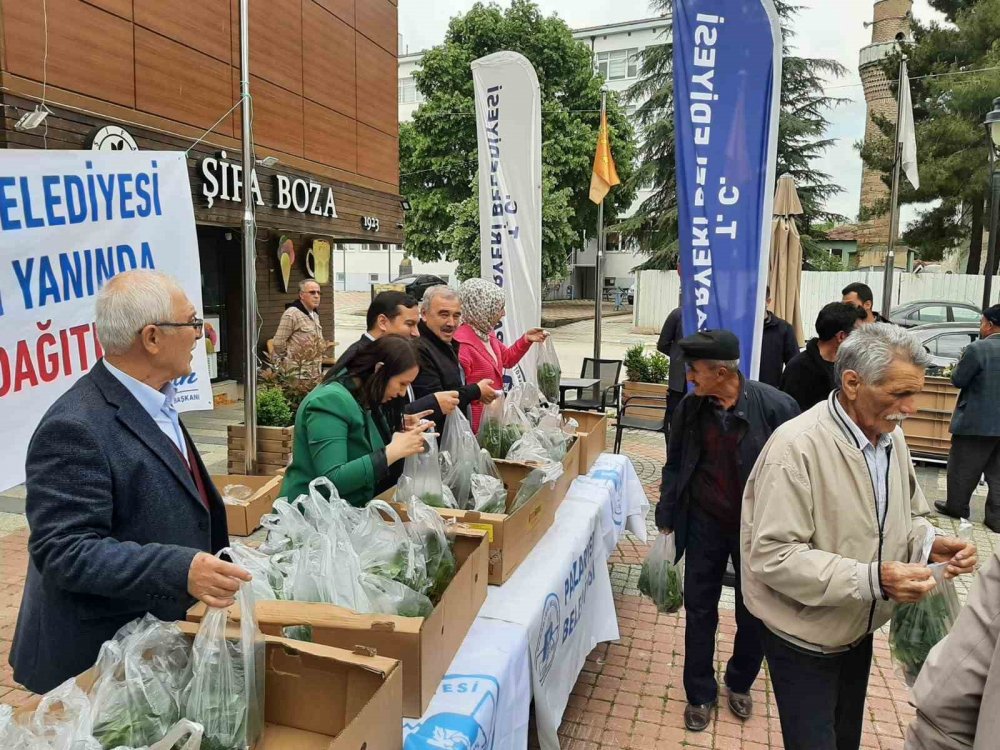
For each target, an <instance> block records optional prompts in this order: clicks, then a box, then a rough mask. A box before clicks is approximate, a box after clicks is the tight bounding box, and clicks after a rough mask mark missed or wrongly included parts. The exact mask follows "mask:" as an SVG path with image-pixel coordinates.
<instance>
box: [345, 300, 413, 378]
mask: <svg viewBox="0 0 1000 750" xmlns="http://www.w3.org/2000/svg"><path fill="white" fill-rule="evenodd" d="M418 304H419V303H418V302H417V300H415V299H414V298H413V297H411V296H410V295H409V294H407V293H406V292H396V291H388V292H379V293H378V294H376V295H375V297H374V298H373V299H372V303H371V304H370V305H368V312H367V314H366V315H365V324H366V326H367V330H366V331H365V332H364V333H362V334H361V338H359V339H358V340H357V341H355V342H354V343H353V344H351V345H350V346H349V347H347V349H345V350H344V353H343V354H341V355H340V356H339V357H338V358H337V364H336V365H335V369H337V370H342V369H344V368H345V367H347V365H348V364H349V363H350V361H351V360H352V359H353V358H354V355H355V354H357V353H358V352H359V351H361V350H362V349H364V348H365V347H366V346H368V344H371V343H372V342H374V341H377V340H378V339H380V338H382V337H383V336H386V335H388V334H392V333H394V334H396V335H397V336H419V335H420V331H419V329H418V327H417V326H418V324H419V323H420V313H419V312H418V310H417V305H418Z"/></svg>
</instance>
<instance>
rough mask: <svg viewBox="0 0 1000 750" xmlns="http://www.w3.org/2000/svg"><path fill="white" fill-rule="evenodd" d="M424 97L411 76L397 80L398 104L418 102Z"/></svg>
mask: <svg viewBox="0 0 1000 750" xmlns="http://www.w3.org/2000/svg"><path fill="white" fill-rule="evenodd" d="M423 100H424V97H423V96H421V95H420V92H419V91H418V90H417V82H416V81H414V80H413V79H412V78H401V79H400V80H399V103H400V104H420V102H422V101H423Z"/></svg>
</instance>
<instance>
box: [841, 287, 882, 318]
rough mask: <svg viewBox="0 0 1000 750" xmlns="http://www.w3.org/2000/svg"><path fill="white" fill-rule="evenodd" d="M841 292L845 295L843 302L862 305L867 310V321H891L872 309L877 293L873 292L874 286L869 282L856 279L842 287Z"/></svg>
mask: <svg viewBox="0 0 1000 750" xmlns="http://www.w3.org/2000/svg"><path fill="white" fill-rule="evenodd" d="M840 293H841V294H842V295H843V297H844V298H843V299H842V300H841V302H846V303H847V304H849V305H854V306H855V307H860V308H861V309H862V310H864V311H865V320H864V322H865V323H888V322H890V321H889V319H888V318H884V317H882V316H881V315H880V314H879V313H877V312H875V311H874V310H873V309H872V307H873V306H874V305H875V295H874V294H872V288H871V287H870V286H868V285H867V284H862V283H861V282H860V281H855V282H854V283H853V284H848V285H847V286H845V287H844V288H843V289H841V290H840Z"/></svg>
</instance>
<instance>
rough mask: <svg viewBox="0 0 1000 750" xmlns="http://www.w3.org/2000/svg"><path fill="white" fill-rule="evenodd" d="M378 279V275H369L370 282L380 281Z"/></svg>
mask: <svg viewBox="0 0 1000 750" xmlns="http://www.w3.org/2000/svg"><path fill="white" fill-rule="evenodd" d="M378 278H379V277H378V274H377V273H370V274H368V280H369V281H378Z"/></svg>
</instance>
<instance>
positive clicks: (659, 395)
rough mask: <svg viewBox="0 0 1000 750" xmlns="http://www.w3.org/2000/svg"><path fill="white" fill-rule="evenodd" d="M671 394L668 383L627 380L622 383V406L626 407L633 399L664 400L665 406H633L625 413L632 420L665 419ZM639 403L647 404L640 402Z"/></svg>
mask: <svg viewBox="0 0 1000 750" xmlns="http://www.w3.org/2000/svg"><path fill="white" fill-rule="evenodd" d="M669 394H670V386H669V385H667V384H666V383H639V382H636V381H634V380H626V381H624V382H623V383H622V396H621V398H622V406H624V405H626V404H627V403H628V402H629V399H632V398H640V399H643V398H645V399H650V398H656V399H662V400H663V406H633V407H631V408H630V409H629V410H628V411H627V412H625V416H627V417H629V418H631V419H648V420H657V419H665V418H666V411H667V397H668V396H669ZM639 403H647V402H645V401H639Z"/></svg>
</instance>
